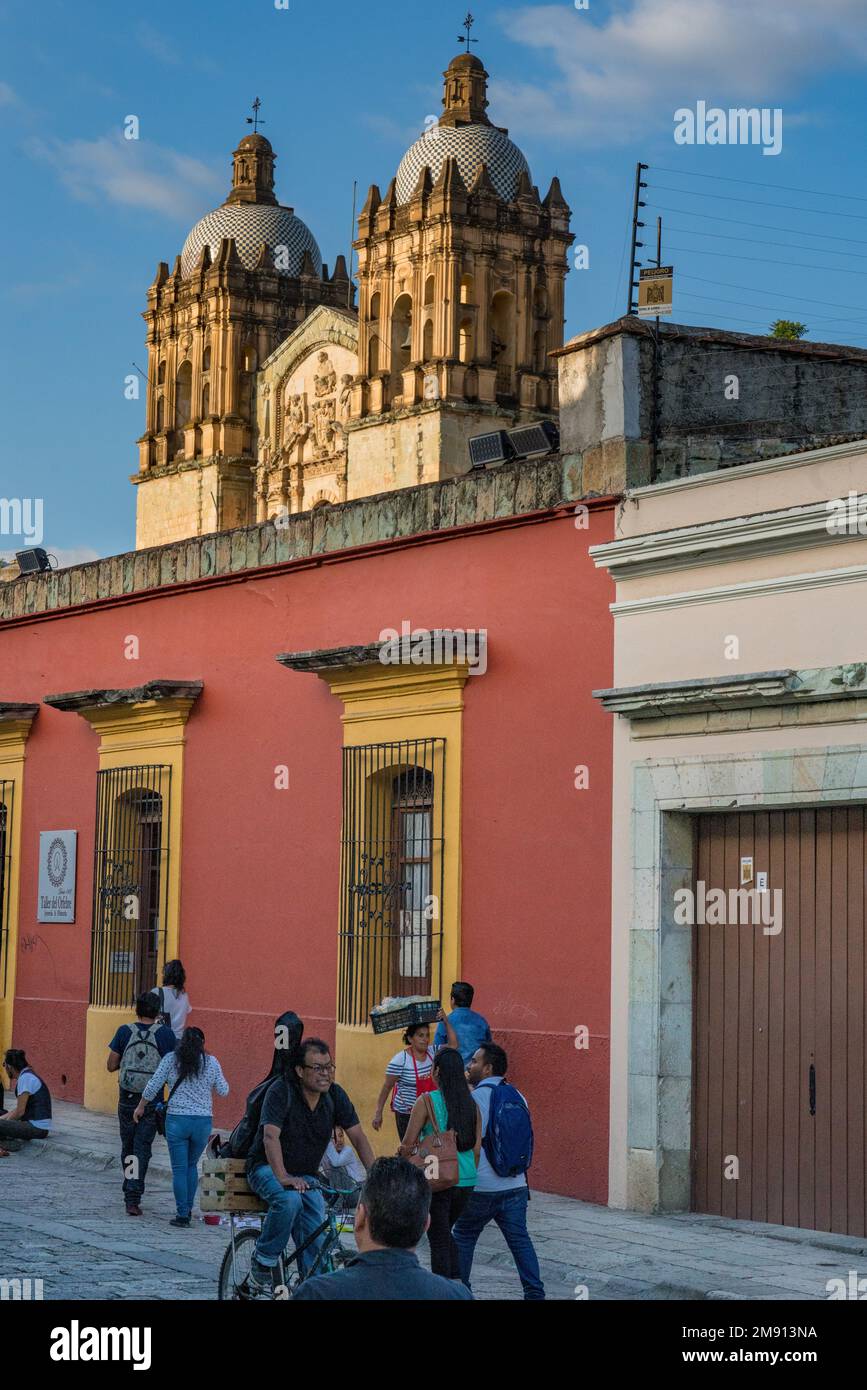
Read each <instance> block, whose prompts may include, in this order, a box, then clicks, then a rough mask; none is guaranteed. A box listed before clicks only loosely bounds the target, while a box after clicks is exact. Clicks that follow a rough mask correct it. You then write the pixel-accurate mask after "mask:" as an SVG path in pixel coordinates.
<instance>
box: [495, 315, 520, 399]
mask: <svg viewBox="0 0 867 1390" xmlns="http://www.w3.org/2000/svg"><path fill="white" fill-rule="evenodd" d="M514 336H515V301H514V298H513V297H512V295H511V294H509V292H508V290H499V291H498V292H497V293H496V294H495V295H494V297H493V299H492V300H491V362H492V363H493V365H494V366H495V367H496V369H497V391H498V392H500V393H501V394H505V393H508V392H510V391H511V390H512V367H513V365H514Z"/></svg>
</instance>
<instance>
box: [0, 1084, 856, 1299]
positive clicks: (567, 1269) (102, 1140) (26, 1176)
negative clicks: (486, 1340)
mask: <svg viewBox="0 0 867 1390" xmlns="http://www.w3.org/2000/svg"><path fill="white" fill-rule="evenodd" d="M57 1111H58V1114H57V1128H56V1130H55V1132H54V1134H52V1137H51V1139H49V1140H48V1141H47V1142H46V1143H41V1142H34V1143H32V1144H28V1145H25V1147H24V1149H22V1151H21V1152H20V1153H15V1154H12V1155H11V1157H9V1158H5V1159H0V1278H15V1277H17V1278H28V1277H29V1278H31V1279H42V1281H43V1292H44V1297H45V1298H46V1299H58V1298H60V1299H67V1298H68V1299H112V1298H144V1299H151V1298H154V1299H212V1298H215V1297H216V1282H217V1274H218V1270H219V1265H220V1261H221V1259H222V1256H223V1251H224V1249H225V1247H226V1244H227V1238H228V1237H227V1232H226V1230H225V1228H223V1227H219V1226H207V1225H205V1224H204V1223H203V1222H202V1221H200V1220H195V1221H194V1223H193V1225H192V1226H191V1227H190V1228H189V1229H188V1230H185V1231H184V1230H181V1231H178V1230H175V1229H174V1228H172V1227H171V1226H169V1224H168V1222H169V1218H170V1217H171V1216H172V1215H173V1211H174V1204H173V1202H172V1196H171V1180H170V1175H169V1168H168V1154H167V1151H166V1148H165V1144H164V1143H163V1141H162V1140H157V1143H156V1145H155V1146H154V1158H153V1163H152V1167H151V1170H150V1172H149V1173H148V1183H147V1187H148V1190H147V1195H146V1199H145V1203H144V1209H145V1215H144V1216H143V1217H140V1218H135V1219H132V1218H130V1217H128V1216H127V1215H126V1214H125V1212H124V1208H123V1202H122V1198H121V1190H120V1170H119V1144H118V1139H117V1120H116V1119H115V1118H114V1117H113V1116H108V1115H96V1114H93V1113H92V1112H89V1111H85V1110H83V1109H82V1108H81V1107H80V1106H75V1105H71V1104H68V1103H63V1102H58V1105H57ZM529 1227H530V1233H531V1235H532V1237H533V1241H534V1243H535V1245H536V1249H537V1251H538V1254H539V1260H540V1264H541V1268H542V1277H543V1279H544V1281H545V1286H546V1291H547V1295H548V1297H549V1298H552V1299H574V1298H575V1297H576V1296H579V1297H581V1296H583V1297H587V1298H589V1299H591V1300H600V1299H601V1300H613V1299H666V1300H669V1299H672V1300H687V1299H737V1300H741V1299H754V1300H766V1299H772V1300H779V1299H799V1300H814V1299H820V1300H824V1299H827V1298H828V1293H829V1290H828V1284H829V1281H830V1280H833V1279H837V1280H842V1281H843V1283H844V1285H848V1286H850V1287H851V1286H852V1279H851V1276H852V1274H853V1273H854V1275H855V1278H856V1281H857V1279H865V1278H867V1241H865V1240H863V1239H861V1238H858V1237H852V1236H843V1235H834V1234H823V1233H819V1232H813V1231H800V1230H796V1229H793V1228H791V1227H785V1226H766V1225H761V1224H759V1223H756V1222H751V1221H733V1220H727V1219H725V1218H723V1217H717V1216H700V1215H696V1214H690V1213H683V1214H676V1215H667V1216H649V1215H646V1214H643V1213H641V1212H625V1211H614V1210H612V1209H610V1208H607V1207H600V1206H595V1205H593V1204H591V1203H588V1202H579V1201H575V1200H573V1199H571V1198H568V1197H557V1196H554V1195H552V1194H549V1193H538V1192H534V1193H533V1200H532V1202H531V1203H530V1212H529ZM348 1240H350V1241H351V1237H350V1238H348ZM419 1255H420V1258H421V1259H422V1261H423V1262H424V1261H426V1260H427V1242H426V1241H423V1242H422V1245H421V1247H420V1250H419ZM473 1290H474V1293H475V1295H476V1297H477V1298H480V1299H485V1300H487V1299H518V1298H520V1297H521V1289H520V1285H519V1283H518V1279H517V1275H516V1273H515V1268H514V1265H513V1263H512V1259H511V1256H510V1255H509V1252H508V1250H507V1249H506V1247H505V1244H504V1242H503V1239H502V1236H501V1235H500V1233H499V1231H498V1230H496V1228H494V1227H489V1228H488V1230H487V1231H486V1232H485V1233H484V1235H483V1236H482V1239H481V1240H480V1242H479V1244H478V1247H477V1249H476V1260H475V1263H474V1266H473ZM576 1290H580V1292H577V1293H576Z"/></svg>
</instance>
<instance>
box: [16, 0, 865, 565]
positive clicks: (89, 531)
mask: <svg viewBox="0 0 867 1390" xmlns="http://www.w3.org/2000/svg"><path fill="white" fill-rule="evenodd" d="M473 11H474V13H475V15H476V19H477V23H476V27H475V30H474V32H475V34H476V36H477V37H478V39H479V43H478V46H477V47H475V48H474V51H475V52H478V53H479V54H480V56H481V57H482V58H483V60H484V62H485V65H486V67H487V68H488V71H489V72H490V74H491V79H492V81H491V91H490V97H491V107H490V111H489V115H490V116H491V118H492V119H493V120H494V121H495V122H496V123H497V124H499V125H506V126H508V127H509V129H510V133H511V135H512V137H513V138H514V139H515V140H516V141H517V143H518V144H520V146H521V147H522V149H523V150H524V152H525V153H526V155H527V158H528V159H529V161H530V166H531V169H532V171H533V175H534V179H535V181H536V182H537V184H538V185H539V187H540V189H541V191H542V193H543V194H544V192H545V191H546V189H547V187H548V184H549V182H550V179H551V176H552V174H554V173H557V174H558V175H559V177H560V180H561V183H562V186H563V190H564V193H565V195H566V198H567V200H568V201H569V203H570V204H571V206H572V209H573V230H574V231H575V233H576V236H577V240H578V242H579V243H585V244H586V245H587V246H588V247H589V253H590V268H589V269H587V270H581V271H573V273H572V274H571V275H570V276H569V283H568V297H567V313H568V320H567V327H566V332H567V336H573V335H574V334H576V333H579V332H582V331H583V330H585V329H588V328H592V327H595V326H597V325H599V324H602V323H606V322H608V321H609V320H610V319H612V318H614V317H616V316H618V315H619V314H621V313H623V312H624V309H625V296H626V274H625V258H624V237H625V233H626V230H627V225H628V220H629V215H630V212H631V196H632V182H633V177H634V168H635V161H636V160H637V159H642V160H643V161H645V162H647V163H649V164H650V165H651V166H652V167H651V171H650V174H649V176H648V177H649V182H650V188H649V190H648V194H647V196H648V200H649V204H650V206H649V207H648V208H647V210H646V217H647V220H648V221H649V222H650V223H651V224H654V225H655V215H656V213H657V211H660V210H663V209H664V211H662V215H663V217H664V246H663V259H664V260H666V261H671V262H672V263H673V264H674V265H675V267H676V273H677V280H676V299H675V314H674V318H675V320H676V321H678V322H683V323H692V324H711V325H714V326H716V327H719V328H729V329H735V330H737V329H741V330H743V331H747V332H762V331H764V330H765V328H766V326H767V325H768V324H769V323H770V322H771V320H772V319H774V318H777V317H787V318H798V319H800V320H802V321H803V322H805V323H806V324H807V325H808V326H809V329H810V332H809V337H810V338H812V339H814V340H817V341H829V342H843V343H853V344H856V345H858V346H867V185H865V182H864V130H865V125H867V95H865V90H867V89H865V82H864V78H865V68H867V9H865V5H864V0H821V3H819V0H762V3H761V4H757V3H756V0H589V3H588V7H587V8H586V9H578V8H576V6H575V4H574V0H561V2H560V3H556V4H532V3H498V4H493V3H489V2H488V0H476V3H475V4H474V5H473ZM464 12H465V0H462V2H461V3H460V4H454V5H449V4H446V3H443V0H437V3H436V4H422V3H418V0H410V3H397V0H370V3H352V2H351V0H322V3H319V4H311V3H309V0H288V7H287V8H286V9H277V8H276V6H275V4H274V0H243V3H242V2H241V0H186V2H185V3H184V4H178V3H174V4H169V3H166V0H151V3H150V4H149V5H147V6H126V5H119V4H117V3H116V0H104V3H99V4H95V3H88V0H80V2H79V3H78V4H76V5H74V6H72V5H69V4H68V3H60V0H41V3H40V4H39V5H33V4H24V3H16V4H0V55H2V58H0V121H2V125H3V139H2V158H3V161H4V163H5V166H6V167H5V169H4V172H3V180H4V182H3V188H4V193H5V216H4V217H3V219H2V224H0V240H2V250H3V259H2V265H3V271H4V273H3V278H2V284H0V300H2V313H3V321H4V329H5V331H4V332H3V334H2V352H3V362H2V381H3V388H4V397H5V399H4V402H3V404H4V409H3V419H4V424H5V429H4V431H3V439H2V444H0V447H2V455H0V458H2V463H0V497H31V498H32V497H41V498H43V499H44V513H45V544H46V546H47V547H48V548H50V549H52V550H53V551H55V552H56V553H58V554H59V555H60V556H61V558H62V559H63V560H64V561H68V560H69V559H74V558H89V557H91V556H94V555H103V554H111V553H116V552H118V551H121V550H125V549H129V548H131V547H132V545H133V543H134V505H135V493H134V489H133V488H132V487H131V486H130V484H129V481H128V478H129V475H130V474H131V473H132V472H134V470H135V469H136V467H137V451H136V448H135V440H136V438H137V437H138V435H139V434H140V433H141V430H142V421H143V401H138V402H130V401H127V400H125V399H124V378H125V377H126V375H127V374H128V373H129V372H131V371H133V370H134V368H133V366H132V364H133V363H137V364H138V365H139V366H140V367H141V366H142V365H143V363H144V360H145V353H144V345H143V337H144V324H143V321H142V319H141V317H140V315H141V311H142V309H143V307H144V304H145V292H146V289H147V286H148V284H149V283H150V281H151V279H152V278H153V274H154V271H155V269H156V265H157V263H158V261H160V260H167V261H169V262H170V263H171V261H172V260H173V258H174V256H175V255H177V254H178V253H179V251H180V249H181V246H182V245H183V241H184V238H185V236H186V234H187V231H188V230H189V228H190V226H191V225H192V223H193V222H194V221H195V220H196V218H197V217H198V216H201V215H202V214H203V213H204V212H206V211H208V210H209V209H210V208H212V207H214V206H216V205H217V204H219V203H220V202H222V200H223V198H224V197H225V194H226V192H227V191H228V187H229V182H230V163H231V161H230V155H231V151H232V149H233V148H234V146H235V144H236V143H237V141H238V138H239V137H240V136H241V135H242V134H243V133H244V132H245V129H246V127H245V125H244V117H245V115H246V113H247V111H248V110H249V105H250V102H251V101H252V99H253V97H254V96H256V95H258V96H260V97H261V99H262V115H263V116H264V118H265V122H266V124H265V133H266V134H267V135H268V136H269V138H270V139H271V141H272V143H273V145H274V148H275V150H276V152H277V155H278V164H277V192H278V196H279V198H280V201H281V202H284V203H288V204H290V205H291V206H294V208H295V209H296V211H297V212H298V214H299V215H300V216H301V217H303V218H304V220H305V221H306V222H308V224H309V225H310V226H311V228H312V229H313V231H314V233H315V235H316V237H317V239H318V241H319V244H320V246H321V249H322V253H323V256H324V258H325V260H326V261H328V262H329V264H332V265H333V263H334V258H335V255H336V254H337V253H338V252H340V251H343V252H344V253H345V252H346V251H347V249H348V243H349V239H350V217H351V207H352V184H353V180H354V179H357V180H358V185H359V193H360V197H361V198H363V196H364V193H365V191H366V189H367V186H368V185H369V184H370V183H371V182H377V183H379V184H380V186H381V187H382V188H384V187H385V185H386V184H387V182H388V180H389V178H390V177H391V175H392V174H393V173H394V171H395V170H396V167H397V164H398V162H399V160H400V157H401V155H402V154H403V152H404V150H405V149H406V147H407V146H408V145H409V144H410V143H411V141H412V140H413V139H415V138H416V136H417V135H418V134H420V133H421V132H422V131H423V130H424V128H425V119H426V117H427V116H429V115H433V114H437V113H438V112H439V110H440V104H439V103H440V96H441V81H442V79H441V74H442V69H443V68H444V67H445V66H446V64H447V62H448V61H449V59H450V58H451V57H452V56H453V55H454V53H455V52H456V51H457V49H458V44H457V42H456V40H457V35H458V32H459V29H460V24H461V21H462V19H463V16H464ZM699 100H702V101H705V102H707V103H708V105H710V106H720V107H723V108H727V107H729V106H730V105H756V106H761V107H770V108H774V107H780V108H781V109H782V111H783V131H784V137H783V148H782V152H781V153H780V154H779V155H778V156H764V155H763V154H762V152H761V149H760V148H758V147H753V146H748V147H743V146H738V147H730V146H724V145H716V146H711V145H704V146H698V145H694V146H689V145H678V144H676V143H675V141H674V138H673V129H674V121H673V113H674V111H675V110H676V109H677V108H680V107H684V106H689V107H694V106H695V103H696V102H697V101H699ZM128 115H136V116H137V117H138V118H139V121H140V139H139V140H138V141H126V140H124V139H123V137H122V130H123V122H124V119H125V117H127V116H128ZM742 181H743V182H742ZM802 190H810V191H802ZM843 194H847V195H850V196H849V197H843V196H840V195H843ZM649 231H650V232H651V240H652V238H653V231H652V226H651V227H650V228H649ZM20 543H21V542H20V541H16V538H14V537H12V538H8V537H0V553H3V551H4V547H5V551H6V553H8V551H10V550H13V549H15V548H16V546H17V545H19V544H20Z"/></svg>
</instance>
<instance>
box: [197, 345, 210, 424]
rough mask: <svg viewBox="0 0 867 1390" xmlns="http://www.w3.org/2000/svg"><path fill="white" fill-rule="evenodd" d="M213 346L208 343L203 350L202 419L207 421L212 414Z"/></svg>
mask: <svg viewBox="0 0 867 1390" xmlns="http://www.w3.org/2000/svg"><path fill="white" fill-rule="evenodd" d="M210 371H211V345H210V343H207V344H206V345H205V347H204V348H203V350H202V409H201V412H200V418H201V419H202V420H207V418H208V416H209V415H210V413H211V378H210Z"/></svg>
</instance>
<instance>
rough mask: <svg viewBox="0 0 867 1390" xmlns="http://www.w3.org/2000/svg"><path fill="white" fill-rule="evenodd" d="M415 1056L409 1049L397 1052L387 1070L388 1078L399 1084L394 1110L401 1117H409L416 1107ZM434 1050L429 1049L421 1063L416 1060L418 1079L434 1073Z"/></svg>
mask: <svg viewBox="0 0 867 1390" xmlns="http://www.w3.org/2000/svg"><path fill="white" fill-rule="evenodd" d="M412 1062H413V1055H412V1052H411V1051H410V1049H409V1048H405V1049H404V1051H403V1052H396V1053H395V1055H394V1056H393V1057H392V1059H391V1061H390V1062H389V1064H388V1066H387V1067H386V1069H385V1074H386V1076H393V1077H394V1079H395V1081H396V1082H397V1095H396V1096H395V1098H394V1106H393V1108H394V1109H395V1110H397V1111H398V1112H399V1114H401V1115H408V1114H409V1112H410V1110H412V1107H413V1106H414V1105H415V1103H416V1100H417V1099H418V1096H417V1095H416V1088H415V1067H414V1066H413V1064H412ZM433 1064H434V1050H433V1048H432V1047H429V1048H428V1050H427V1056H426V1057H424V1058H423V1059H422V1061H419V1060H418V1058H416V1059H415V1066H416V1067H418V1079H419V1081H421V1080H423V1078H424V1077H426V1076H430V1074H431V1072H432V1071H433Z"/></svg>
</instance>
